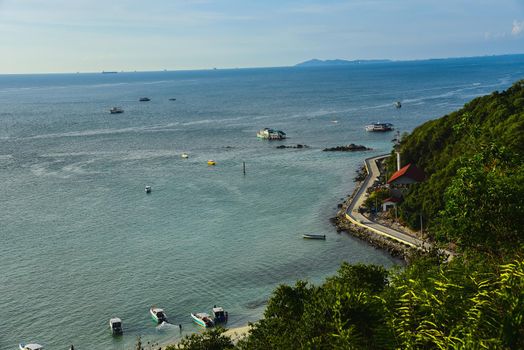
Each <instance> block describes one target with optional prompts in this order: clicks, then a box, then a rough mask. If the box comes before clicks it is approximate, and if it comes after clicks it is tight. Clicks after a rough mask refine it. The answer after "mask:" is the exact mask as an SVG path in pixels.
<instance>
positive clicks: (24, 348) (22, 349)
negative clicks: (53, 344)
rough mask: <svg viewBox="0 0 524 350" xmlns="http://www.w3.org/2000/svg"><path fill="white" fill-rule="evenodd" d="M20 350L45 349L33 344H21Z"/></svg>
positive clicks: (19, 345)
mask: <svg viewBox="0 0 524 350" xmlns="http://www.w3.org/2000/svg"><path fill="white" fill-rule="evenodd" d="M18 348H19V349H20V350H43V349H44V347H43V346H42V345H40V344H36V343H31V344H23V343H20V344H18Z"/></svg>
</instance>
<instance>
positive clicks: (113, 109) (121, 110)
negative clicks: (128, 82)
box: [109, 107, 124, 114]
mask: <svg viewBox="0 0 524 350" xmlns="http://www.w3.org/2000/svg"><path fill="white" fill-rule="evenodd" d="M109 113H111V114H120V113H124V110H123V109H122V108H120V107H113V108H111V109H110V110H109Z"/></svg>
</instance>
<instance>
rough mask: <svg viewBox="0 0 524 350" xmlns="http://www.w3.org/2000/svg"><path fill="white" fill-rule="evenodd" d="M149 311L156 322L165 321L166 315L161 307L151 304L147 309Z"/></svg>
mask: <svg viewBox="0 0 524 350" xmlns="http://www.w3.org/2000/svg"><path fill="white" fill-rule="evenodd" d="M149 313H151V318H153V320H154V321H156V323H158V324H160V323H162V322H167V315H166V313H165V312H164V310H163V309H161V308H159V307H156V306H155V305H153V306H151V308H150V309H149Z"/></svg>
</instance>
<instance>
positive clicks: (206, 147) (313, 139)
mask: <svg viewBox="0 0 524 350" xmlns="http://www.w3.org/2000/svg"><path fill="white" fill-rule="evenodd" d="M523 77H524V56H522V55H516V56H501V57H484V58H465V59H446V60H429V61H413V62H389V63H377V64H367V65H366V64H363V65H352V66H344V67H318V68H292V67H288V68H265V69H234V70H221V69H218V70H207V71H173V72H120V73H117V74H101V73H96V74H95V73H93V74H50V75H2V76H0V106H1V107H0V184H1V185H0V222H1V224H0V310H1V312H0V349H6V350H8V349H16V348H17V346H18V343H19V342H38V343H40V344H43V345H45V346H46V349H67V348H68V346H69V345H71V344H74V345H75V349H80V350H81V349H131V348H133V346H134V344H135V341H136V337H137V336H138V335H140V336H142V343H143V344H147V342H150V343H153V342H161V343H162V342H165V341H167V340H170V339H178V338H180V336H181V333H180V331H179V328H178V324H181V325H182V330H183V332H182V335H183V334H188V333H191V332H198V331H200V328H199V327H198V326H196V325H193V324H192V323H191V319H190V316H189V314H190V313H191V312H210V311H211V308H212V306H213V305H215V304H216V305H220V306H223V307H224V308H225V309H226V310H227V311H228V312H229V315H230V317H229V324H228V326H229V327H235V326H242V325H245V324H247V323H248V322H250V321H255V320H257V319H259V318H260V317H261V315H262V314H263V311H264V306H265V304H266V302H267V300H268V298H269V297H270V295H271V292H272V290H274V289H275V287H277V286H278V285H279V284H282V283H287V284H293V283H294V282H295V281H296V280H298V279H302V280H307V281H310V282H311V283H321V282H322V281H323V280H324V279H325V278H326V277H327V276H329V275H332V274H334V273H335V272H336V271H337V269H338V267H339V266H340V264H341V263H342V262H343V261H347V262H350V263H373V264H379V265H383V266H386V267H390V266H393V265H395V264H400V262H399V261H397V260H395V259H393V258H391V257H390V256H388V255H387V254H385V253H384V252H382V251H379V250H376V249H374V248H372V247H370V246H368V245H366V244H365V243H363V242H362V241H359V240H357V239H354V238H352V237H350V236H348V235H346V234H337V233H336V231H335V229H334V228H333V227H332V225H331V224H330V222H329V218H330V217H333V216H334V215H335V213H336V211H337V208H336V206H337V204H338V203H340V202H341V199H342V198H344V197H346V196H347V195H348V194H350V193H351V192H352V190H353V188H354V183H353V181H352V180H353V177H354V176H355V170H356V169H357V168H358V167H359V166H360V165H361V164H362V161H363V159H364V158H366V157H370V156H373V155H377V154H382V153H387V152H389V151H390V149H391V139H392V138H394V133H367V132H365V131H364V126H365V125H366V124H368V123H370V122H375V121H382V122H391V123H393V124H394V125H395V128H396V129H397V130H399V131H400V132H401V133H403V132H410V131H411V130H413V128H415V127H416V126H417V125H419V124H421V123H423V122H425V121H427V120H430V119H435V118H438V117H441V116H443V115H445V114H447V113H450V112H452V111H454V110H456V109H458V108H461V107H462V106H463V105H464V104H465V103H467V102H468V101H470V100H471V99H473V98H475V97H477V96H481V95H485V94H488V93H490V92H492V91H494V90H499V91H500V90H503V89H506V88H507V87H509V86H510V85H511V84H512V83H513V82H514V81H516V80H518V79H522V78H523ZM146 96H147V97H149V98H151V101H150V102H139V101H138V99H139V98H140V97H146ZM170 98H176V101H170V100H169V99H170ZM396 101H401V102H402V108H400V109H396V108H395V106H394V103H395V102H396ZM114 106H118V107H122V108H123V109H124V110H125V112H124V113H122V114H113V115H112V114H109V109H110V108H111V107H114ZM264 127H271V128H276V129H280V130H283V131H285V132H286V133H287V135H288V138H287V139H286V140H284V141H273V142H269V141H264V140H259V139H257V138H256V132H257V131H258V130H259V129H261V128H264ZM349 143H356V144H363V145H365V146H367V147H370V148H372V149H373V150H372V151H368V152H356V153H342V152H340V153H339V152H322V149H323V148H325V147H334V146H339V145H344V144H349ZM281 144H283V145H296V144H305V145H308V146H310V147H309V148H303V149H277V148H276V146H278V145H281ZM184 152H186V153H188V154H189V159H183V158H181V156H180V155H181V154H182V153H184ZM208 159H213V160H215V161H216V166H214V167H211V166H208V165H207V164H206V163H207V160H208ZM244 162H245V165H246V174H245V175H244V174H243V163H244ZM146 185H150V186H152V189H153V190H152V193H151V194H149V195H146V194H145V192H144V187H145V186H146ZM303 233H321V234H325V235H326V236H327V239H326V241H307V240H303V239H302V238H301V235H302V234H303ZM153 304H156V305H157V306H159V307H162V308H164V309H165V311H166V313H167V315H168V318H169V320H170V321H171V323H172V324H173V326H166V327H160V328H157V327H156V325H155V323H154V322H152V321H151V319H150V316H149V307H150V306H151V305H153ZM114 316H117V317H120V318H122V320H123V325H124V332H125V333H124V336H123V337H120V338H113V337H112V336H111V335H110V333H109V326H108V320H109V318H111V317H114Z"/></svg>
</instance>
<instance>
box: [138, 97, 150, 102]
mask: <svg viewBox="0 0 524 350" xmlns="http://www.w3.org/2000/svg"><path fill="white" fill-rule="evenodd" d="M138 101H140V102H148V101H151V99H150V98H149V97H140V99H139V100H138Z"/></svg>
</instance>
